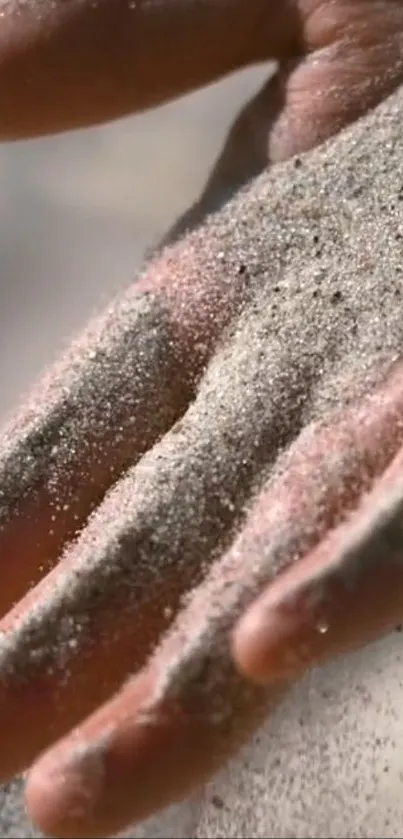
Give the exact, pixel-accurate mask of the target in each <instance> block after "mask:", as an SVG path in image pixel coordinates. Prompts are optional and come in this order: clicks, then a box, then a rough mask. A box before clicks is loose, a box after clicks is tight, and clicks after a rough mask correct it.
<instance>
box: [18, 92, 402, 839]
mask: <svg viewBox="0 0 403 839" xmlns="http://www.w3.org/2000/svg"><path fill="white" fill-rule="evenodd" d="M402 105H403V91H399V93H398V94H396V95H395V96H394V97H392V98H391V99H390V100H389V102H387V103H386V104H385V105H383V106H382V107H381V108H379V109H378V110H377V111H376V112H375V113H374V114H373V115H372V116H370V117H368V118H367V119H366V120H364V121H362V122H361V123H360V124H358V125H357V126H355V127H354V128H353V129H350V130H349V131H347V132H346V133H345V134H344V135H342V136H341V137H340V138H338V139H337V140H336V141H334V142H333V143H330V144H328V146H327V147H326V148H325V149H323V150H321V151H319V152H316V153H315V154H314V155H312V156H309V157H308V158H307V159H306V160H303V162H302V166H298V168H297V167H296V166H295V163H294V162H291V163H290V164H287V165H286V166H284V167H281V168H279V170H278V171H277V173H275V174H273V173H271V174H269V175H268V176H263V177H262V178H260V179H259V180H258V181H257V182H256V183H255V185H254V186H253V187H252V189H251V191H250V192H245V193H244V194H243V195H242V196H241V197H240V199H238V200H237V201H235V202H234V203H233V204H232V205H231V207H230V209H229V210H228V209H227V210H226V211H224V213H223V215H222V217H221V218H220V219H217V220H216V221H218V226H217V228H216V232H215V233H214V234H213V237H212V244H210V246H209V247H210V251H211V252H210V253H207V252H206V254H205V257H206V268H208V270H211V271H212V272H219V270H220V266H219V260H220V259H221V257H220V254H221V252H222V249H224V251H225V256H226V258H227V261H228V262H227V266H226V268H227V270H228V271H229V276H230V275H231V271H233V270H235V269H236V266H237V265H238V266H239V262H240V260H242V263H245V264H246V265H247V269H248V270H251V273H252V275H253V282H254V285H255V288H256V289H258V288H259V283H260V284H261V287H262V288H266V289H267V288H268V287H269V288H274V286H276V287H278V288H279V289H280V294H279V293H278V290H277V291H274V290H273V294H275V295H276V296H277V297H278V304H277V307H275V306H273V305H272V301H271V295H269V296H268V298H267V300H266V301H264V302H265V303H266V305H267V309H266V310H264V311H263V310H262V307H260V309H259V308H257V309H256V312H255V314H256V317H255V319H254V325H255V326H256V327H259V328H260V329H262V328H263V330H267V329H268V323H269V321H270V324H271V337H270V340H271V342H272V343H271V346H272V347H274V346H275V344H276V336H278V335H279V334H280V335H281V337H282V339H283V342H286V346H287V348H288V350H289V353H286V355H285V356H284V354H283V349H284V343H283V345H282V346H281V347H279V349H278V353H277V356H276V357H275V356H274V355H273V354H272V356H271V364H272V365H273V369H272V371H271V374H270V376H271V378H270V376H268V374H267V371H266V374H265V376H264V377H263V384H262V378H261V376H262V371H263V368H262V367H261V366H259V365H261V364H262V357H261V356H260V355H259V353H258V352H257V354H255V355H254V354H253V352H252V356H253V358H254V364H255V367H254V370H253V371H252V372H253V373H254V376H253V378H254V383H255V390H254V391H253V396H254V397H256V404H255V406H254V407H255V408H257V406H258V403H259V397H261V396H262V395H263V396H265V397H267V393H268V391H267V390H266V391H265V388H266V387H267V388H269V385H270V381H271V382H272V383H273V387H274V390H275V388H276V387H277V388H278V395H279V401H278V402H277V403H276V400H275V399H274V400H273V399H272V403H271V405H272V407H273V406H274V407H273V411H274V408H275V415H276V417H277V418H278V417H279V416H281V413H282V412H283V415H284V418H285V420H287V421H289V431H290V433H292V431H293V428H292V422H293V420H292V417H291V411H290V408H291V407H292V406H290V403H289V402H287V399H286V400H285V401H284V395H287V394H288V395H290V394H291V395H292V396H293V398H294V397H295V395H296V394H298V390H299V386H300V384H301V382H302V381H303V375H306V374H308V377H309V383H310V398H309V400H308V404H307V406H306V405H305V404H304V399H303V398H302V399H300V400H299V403H298V404H299V405H300V407H301V412H302V413H301V418H302V419H307V418H310V417H312V416H316V415H317V414H318V413H321V411H322V410H323V407H327V406H328V405H329V404H334V403H337V402H338V401H339V396H338V395H339V393H340V390H339V386H340V385H341V384H343V387H344V388H345V386H346V383H347V384H349V383H350V382H351V381H354V385H355V386H357V387H358V388H359V389H361V388H362V387H364V389H365V388H366V385H367V382H368V381H369V380H370V379H371V378H372V376H371V366H372V363H373V361H374V359H375V358H376V359H377V360H380V359H382V360H385V361H386V362H387V363H389V362H390V361H392V360H394V358H396V355H397V353H399V352H400V348H401V342H402V337H403V303H402V299H401V294H400V291H401V254H402V246H401V241H402V233H403V203H401V202H400V198H399V196H400V197H401V195H402V185H403V142H402V140H401V127H400V122H401V119H400V117H401V108H402ZM214 223H215V222H213V224H214ZM241 228H242V232H240V230H241ZM318 236H319V239H318V238H317V237H318ZM231 237H232V238H231ZM197 241H198V235H197V234H196V236H195V239H194V242H195V243H196V245H197ZM231 243H234V244H235V250H234V251H233V253H232V249H231ZM199 245H200V242H199ZM193 246H194V244H192V243H191V244H190V248H192V247H193ZM228 263H229V267H228ZM275 270H276V271H277V272H278V273H277V276H276V277H275V278H274V276H273V272H274V271H275ZM269 275H270V276H269ZM318 286H319V287H320V290H319V297H318V294H315V295H314V292H315V291H316V292H317V291H318ZM281 292H282V293H281ZM335 294H336V297H334V295H335ZM257 295H258V296H257V298H256V299H257V300H258V301H259V302H260V303H261V302H262V298H260V300H259V293H258V291H257ZM255 302H256V300H255ZM269 309H270V311H269ZM293 326H294V328H295V327H296V328H295V331H294V340H293V334H292V332H293ZM353 326H354V331H353ZM248 329H250V327H248V325H247V326H246V327H245V331H244V332H243V331H242V329H241V330H240V331H239V333H238V336H237V347H238V349H237V356H236V363H235V364H231V363H230V362H228V359H226V358H225V352H224V357H221V359H219V361H218V363H217V365H216V367H215V370H213V371H212V372H211V375H210V379H209V380H208V381H207V382H206V383H205V386H204V392H202V393H201V394H200V397H199V403H200V404H199V409H200V408H201V407H202V404H203V398H205V399H206V398H207V396H208V395H209V388H210V397H209V398H211V394H212V395H213V396H214V398H216V397H217V396H218V395H219V396H220V400H222V401H221V405H222V407H223V410H224V417H225V416H227V414H228V416H229V415H230V414H231V411H232V417H231V423H232V425H231V427H233V426H234V422H235V420H234V418H233V414H234V413H237V411H236V406H234V405H232V406H231V404H230V402H231V375H230V377H229V379H228V380H225V381H224V379H223V380H222V388H221V389H220V372H222V373H224V372H228V371H229V372H230V374H231V373H232V374H233V375H234V376H235V374H236V375H245V376H247V375H250V374H251V371H250V364H249V361H250V357H249V356H248V355H247V353H246V356H245V359H243V356H242V339H246V338H247V337H248ZM315 333H316V334H317V335H319V336H320V340H319V343H315ZM333 333H334V334H333ZM273 335H274V338H273ZM249 337H250V336H249ZM245 346H247V344H246V343H245ZM255 346H256V348H257V350H259V349H262V348H263V350H264V348H265V346H266V345H265V334H262V332H261V331H260V334H259V336H258V337H256V336H255ZM300 359H301V364H299V360H300ZM267 361H268V362H269V359H267ZM280 362H281V363H280ZM331 362H332V363H331ZM320 364H322V367H320ZM245 365H246V366H245ZM269 372H270V371H269ZM318 372H319V373H320V375H319V377H318V376H317V373H318ZM346 373H347V377H346ZM287 377H288V378H287ZM295 387H296V390H295ZM234 392H236V391H232V393H234ZM252 402H253V400H252ZM238 407H240V406H238ZM252 407H253V405H252ZM225 411H227V414H225ZM287 411H288V414H287V416H286V413H285V412H287ZM196 412H197V406H196ZM196 416H197V413H196ZM247 420H248V416H247V412H246V414H245V409H243V412H241V414H240V415H239V414H238V421H239V422H240V423H241V425H240V427H239V429H238V430H239V433H240V437H242V439H243V435H244V436H245V440H246V436H247V435H246V434H244V431H243V427H242V423H244V422H245V421H247ZM250 421H251V422H252V419H250ZM231 423H230V424H231ZM262 423H263V425H262V427H263V426H264V424H265V422H264V417H263V420H262ZM235 425H236V422H235ZM204 431H205V433H206V434H207V429H206V427H205V428H204ZM280 437H281V435H280ZM280 437H279V440H280ZM275 445H278V446H280V442H278V443H277V444H275ZM274 453H275V452H273V454H274ZM167 527H168V525H167ZM400 641H401V638H400V636H399V635H396V636H394V637H392V638H390V639H388V640H386V641H384V642H382V643H380V644H378V645H376V646H375V647H374V648H372V649H371V650H370V651H367V652H365V653H362V654H360V655H357V656H355V661H353V660H352V659H350V660H349V661H348V662H346V663H343V664H338V665H337V666H333V667H329V668H328V669H327V670H325V671H323V672H322V673H320V674H315V675H314V676H312V677H310V678H309V679H307V680H306V681H305V683H304V684H303V685H301V686H300V687H299V688H298V689H296V690H295V692H294V695H293V696H292V697H290V698H288V700H287V702H286V704H285V705H284V706H283V707H282V708H281V709H279V711H278V712H277V713H276V714H275V716H274V717H272V719H271V721H270V723H269V725H268V727H267V729H266V730H265V731H264V732H263V733H261V734H260V736H259V737H258V738H257V739H256V741H255V743H254V744H253V746H250V747H249V748H248V749H247V750H246V753H245V754H244V755H243V757H242V759H239V760H238V761H237V762H236V763H235V764H234V765H233V766H232V767H231V768H230V769H229V770H227V771H226V772H224V773H223V774H222V776H221V777H220V778H219V779H218V780H217V781H216V782H215V783H214V784H213V785H211V787H209V788H208V789H207V790H206V791H205V792H204V793H202V794H198V795H196V796H195V797H194V799H193V800H192V802H190V804H189V805H184V806H183V807H182V808H179V810H177V811H174V812H173V813H172V814H171V815H170V816H169V819H170V821H169V822H168V823H165V826H163V827H161V824H162V823H161V822H159V823H158V822H157V827H155V823H154V824H153V825H149V826H145V827H144V828H142V829H140V830H139V831H137V832H136V833H134V832H132V833H131V835H132V836H152V835H158V831H159V830H160V831H162V835H165V836H168V835H169V836H172V837H174V836H182V835H183V836H184V835H190V836H195V837H197V836H200V837H201V836H206V835H207V836H209V837H213V836H217V837H218V836H222V835H225V836H235V835H240V836H245V837H246V836H256V837H258V836H259V837H260V836H265V835H278V836H279V837H287V836H301V837H303V836H306V835H309V836H312V837H316V836H318V837H319V836H321V835H323V834H325V835H329V836H332V837H339V836H344V835H346V834H348V835H350V836H361V837H372V836H376V835H380V836H384V837H387V836H399V835H400V832H401V820H402V816H403V804H402V803H401V801H402V796H401V786H402V782H403V781H402V779H403V775H402V776H401V774H400V766H401V767H402V768H403V761H402V762H401V764H400V762H399V744H400V739H401V729H402V728H403V722H402V721H401V719H402V718H401V714H400V713H399V703H400V700H401V695H400V692H399V689H400V680H401V679H403V669H400V667H401V665H400V666H399V661H400V652H399V650H400V647H401V643H400ZM12 800H13V801H14V803H12ZM4 813H5V823H4V827H3V830H2V832H3V835H4V836H14V835H17V833H18V832H19V831H20V830H24V827H22V825H21V824H20V821H19V820H20V814H19V813H18V808H17V806H16V802H15V799H12V797H11V798H10V795H9V796H8V797H6V799H5V805H4ZM12 814H14V815H15V819H14V815H12ZM17 823H18V828H17ZM158 824H159V826H158ZM27 835H28V833H27ZM31 835H32V834H31Z"/></svg>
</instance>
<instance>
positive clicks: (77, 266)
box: [0, 67, 268, 419]
mask: <svg viewBox="0 0 403 839" xmlns="http://www.w3.org/2000/svg"><path fill="white" fill-rule="evenodd" d="M267 72H268V70H267V67H266V68H262V67H259V68H254V69H252V70H249V71H247V72H243V73H240V74H237V75H235V76H233V77H231V78H229V79H226V80H224V81H223V82H221V83H219V84H216V85H214V86H211V87H209V88H207V89H204V90H203V91H200V92H198V93H196V94H194V95H192V96H187V97H184V98H183V99H181V100H178V101H176V102H174V103H173V104H170V105H168V106H164V107H163V108H158V109H157V110H155V111H152V112H150V113H147V114H144V115H141V116H138V117H134V118H131V119H126V120H122V121H120V122H118V123H114V124H112V125H109V126H106V127H101V128H97V129H91V130H89V131H88V130H87V131H81V132H75V133H73V134H69V135H62V136H58V137H55V138H51V139H46V140H39V141H35V142H28V143H26V142H24V143H16V144H13V145H11V144H10V145H7V144H5V145H3V146H1V145H0V353H1V359H2V361H1V366H0V419H2V418H3V415H4V413H5V412H8V410H9V409H10V408H11V407H12V406H13V405H14V403H15V402H16V400H17V399H19V398H20V396H21V395H22V393H23V392H24V390H25V389H26V388H27V386H30V384H31V382H32V380H33V378H35V377H36V376H37V375H38V373H39V372H40V371H41V369H42V368H43V367H44V366H45V365H47V364H48V363H49V361H50V360H52V359H53V357H54V356H55V355H56V354H57V352H58V350H59V349H60V348H61V347H62V346H64V345H65V343H66V341H67V340H68V338H69V337H70V335H71V334H72V333H75V332H76V330H77V329H78V328H79V327H80V326H81V325H82V324H84V323H85V321H86V319H87V318H88V316H89V315H90V314H91V311H92V310H93V309H94V308H95V307H97V308H98V307H99V306H100V305H101V304H102V302H103V301H104V300H105V299H107V298H108V297H110V295H111V294H112V293H113V292H115V291H116V290H117V289H119V288H121V287H122V286H123V285H125V284H127V282H128V281H129V280H130V279H131V277H132V276H134V275H135V271H136V266H137V265H138V263H139V261H140V259H141V256H142V254H143V253H144V249H145V248H146V247H148V246H150V245H151V244H153V243H154V242H155V240H157V239H158V238H159V237H160V236H161V235H162V234H163V233H164V232H165V231H166V229H167V228H168V227H169V226H170V225H171V224H172V223H173V221H174V220H175V219H176V218H177V216H178V215H179V214H180V213H182V212H183V211H184V210H185V209H186V208H187V206H188V205H190V204H191V203H192V202H193V200H194V199H195V198H196V197H197V196H198V193H199V192H200V191H201V189H202V186H203V184H204V181H205V179H206V177H207V175H208V173H209V171H210V169H211V166H212V164H213V162H214V160H215V158H216V156H217V154H218V152H219V150H220V148H221V145H222V143H223V141H224V138H225V135H226V132H227V130H228V127H229V125H230V124H231V123H232V121H233V119H234V118H235V116H236V114H237V111H238V110H239V109H240V107H241V106H242V104H243V103H244V102H245V100H246V99H248V98H249V97H250V96H251V95H252V94H253V93H254V91H255V90H256V88H257V87H258V86H259V84H260V83H261V81H262V79H263V78H264V76H265V75H266V76H267Z"/></svg>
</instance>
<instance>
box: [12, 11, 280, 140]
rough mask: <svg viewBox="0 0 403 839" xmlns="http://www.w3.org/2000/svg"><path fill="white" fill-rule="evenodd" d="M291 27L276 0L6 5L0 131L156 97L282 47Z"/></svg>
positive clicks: (127, 108) (116, 110)
mask: <svg viewBox="0 0 403 839" xmlns="http://www.w3.org/2000/svg"><path fill="white" fill-rule="evenodd" d="M229 20H230V22H231V25H230V26H229V25H228V24H229ZM295 26H296V15H295V13H294V12H293V3H291V2H284V3H282V4H281V5H280V6H279V4H277V3H276V2H275V0H269V2H267V0H253V1H252V2H251V0H225V2H224V3H222V2H216V0H202V2H195V1H194V0H190V2H187V3H183V2H181V0H163V2H160V3H150V2H146V0H137V2H132V0H117V2H110V0H100V2H97V3H93V2H90V0H74V2H71V3H63V2H60V0H57V2H55V3H53V2H41V0H36V2H33V3H29V4H19V5H18V6H15V5H14V4H12V3H10V4H8V5H6V6H5V7H4V12H3V14H2V18H1V33H0V111H1V115H2V122H1V128H0V134H1V137H2V138H3V139H4V138H6V139H10V138H18V137H28V136H33V135H37V134H45V133H50V132H55V131H62V130H68V129H72V128H77V127H80V126H85V125H91V124H94V123H97V122H100V121H105V120H111V119H114V118H116V117H120V116H123V115H124V114H127V113H130V112H132V111H139V110H142V109H144V108H149V107H152V106H155V105H158V104H160V103H161V102H163V101H165V100H166V99H169V98H173V97H175V96H178V95H180V94H183V93H186V92H187V91H189V90H191V89H193V88H196V87H199V86H202V85H205V84H208V83H209V82H211V81H213V80H214V79H216V78H218V77H220V76H223V75H224V74H226V73H230V72H231V71H233V70H236V69H238V68H240V67H243V66H245V65H247V64H251V63H253V62H256V61H261V60H264V59H266V58H269V57H270V56H277V55H278V54H279V53H280V54H281V53H282V52H283V51H284V50H285V49H287V48H288V47H289V43H290V41H291V40H292V38H293V33H294V31H295Z"/></svg>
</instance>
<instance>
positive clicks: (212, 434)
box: [0, 272, 315, 778]
mask: <svg viewBox="0 0 403 839" xmlns="http://www.w3.org/2000/svg"><path fill="white" fill-rule="evenodd" d="M220 274H221V272H220ZM199 311H200V309H199ZM245 323H246V326H245V328H244V329H239V334H237V335H235V336H233V337H232V339H231V342H230V344H228V343H227V342H224V345H223V346H222V348H221V350H220V352H219V353H217V355H216V357H215V358H214V361H213V362H212V363H211V365H210V367H209V369H208V371H207V373H206V374H205V376H204V378H203V380H202V382H201V383H200V386H199V393H198V395H197V398H196V399H195V401H194V403H193V404H192V406H191V407H190V408H189V409H188V411H187V413H186V415H185V416H184V417H183V418H182V420H181V421H180V422H179V423H178V424H177V425H175V426H174V427H173V428H172V429H171V431H170V432H169V433H167V434H166V435H165V436H164V437H163V438H162V439H161V441H160V442H159V443H158V444H156V445H155V446H154V448H152V449H151V450H150V451H149V452H147V454H145V455H144V456H143V457H142V458H141V460H140V461H139V462H138V463H137V465H136V466H134V467H133V468H132V469H131V470H129V472H128V473H127V475H126V476H125V477H124V478H123V479H121V481H120V482H119V483H118V484H117V485H116V486H115V487H114V488H113V489H111V491H110V493H109V494H108V495H107V496H106V497H105V499H104V501H103V503H102V504H101V505H100V507H99V508H98V509H97V511H96V512H95V513H94V514H93V516H92V518H91V520H90V521H89V524H88V526H87V528H86V529H85V530H84V531H83V532H82V534H81V536H80V537H79V539H78V540H77V542H76V543H75V544H74V545H73V547H72V548H71V549H70V550H68V551H67V553H66V554H65V556H64V557H63V558H62V560H61V562H60V565H59V566H58V567H57V568H56V569H54V571H53V572H52V573H51V574H50V575H49V576H48V577H47V578H46V579H45V580H43V581H42V582H41V583H40V585H39V586H38V587H37V588H36V589H34V590H33V591H32V592H30V593H29V594H28V595H27V596H26V597H25V598H24V599H22V601H21V602H20V603H19V604H18V605H17V606H16V607H15V608H14V610H13V611H12V612H11V613H10V614H9V615H7V617H6V618H5V619H4V620H3V621H2V622H0V633H3V634H2V635H0V739H1V742H2V744H3V748H2V750H1V755H0V775H1V777H2V778H5V777H8V776H10V775H12V774H14V773H15V772H16V771H18V770H19V769H21V768H22V767H25V766H26V765H28V764H29V763H30V762H31V761H32V759H33V758H34V757H35V755H36V754H37V753H38V751H39V750H41V749H43V748H44V747H46V746H47V745H48V744H49V743H50V742H51V741H52V740H54V739H55V737H57V736H60V735H61V734H63V733H64V732H65V731H66V730H68V729H69V728H70V727H71V726H73V725H75V724H76V723H77V722H78V721H79V720H80V719H81V718H82V717H83V716H85V715H86V714H88V713H90V712H91V711H92V710H93V709H94V708H95V707H96V706H97V705H99V704H100V703H101V702H102V701H104V700H105V699H106V698H108V697H109V696H110V695H111V693H112V692H113V691H114V690H116V688H117V687H118V686H119V684H120V683H121V681H122V680H123V679H124V678H126V676H127V673H133V672H136V671H137V670H138V669H139V667H140V666H142V665H143V664H144V661H145V657H146V656H147V654H148V653H149V652H150V650H151V649H152V648H153V647H154V645H155V643H156V641H157V639H158V637H159V635H160V634H161V632H162V631H163V630H164V629H165V628H166V626H167V624H168V623H169V622H170V620H171V615H172V613H175V611H176V610H177V608H178V606H179V601H180V597H181V595H182V594H183V593H184V592H185V591H187V590H189V589H191V588H192V587H193V586H194V585H196V584H197V582H198V580H200V579H201V578H202V577H203V576H204V574H205V573H206V568H207V567H208V565H209V563H210V562H211V561H212V560H213V559H214V558H215V557H217V555H219V554H220V552H221V551H222V550H223V548H224V547H225V546H226V544H227V541H228V540H229V539H230V537H231V533H232V531H233V529H234V528H235V527H236V525H237V523H238V522H239V520H240V518H241V517H242V515H243V509H244V505H245V503H246V502H247V500H248V497H249V494H250V492H251V486H252V485H253V484H254V481H255V480H257V479H258V476H259V473H260V470H261V469H262V468H264V467H265V466H267V464H268V463H269V462H270V459H271V458H273V457H275V455H276V452H277V450H278V448H279V445H280V441H281V442H283V441H284V438H285V430H284V423H282V422H280V421H279V416H282V415H283V412H286V410H288V409H289V404H290V402H292V404H293V405H294V398H295V399H296V400H297V405H298V399H299V398H300V397H301V392H302V390H303V388H305V387H306V377H305V375H304V372H305V371H302V372H301V377H300V380H298V381H296V382H295V385H294V387H293V389H292V392H291V393H288V392H287V390H286V389H280V393H279V394H278V397H277V402H276V400H275V399H274V398H273V393H272V391H273V376H280V375H282V374H283V373H284V370H287V369H288V363H289V361H288V356H287V355H286V356H285V357H284V358H281V357H280V360H279V355H276V356H275V361H273V358H272V357H271V356H272V350H271V346H270V342H269V341H268V340H267V332H266V331H265V330H263V331H262V341H261V345H259V347H258V348H257V349H256V351H255V350H254V351H253V353H252V354H251V353H250V352H245V347H249V346H250V337H251V334H256V325H255V323H254V322H252V323H251V324H250V322H249V319H248V318H246V319H245ZM214 328H216V319H214ZM245 329H246V333H245ZM310 359H311V356H310ZM312 363H314V364H315V362H314V361H313V362H312ZM278 364H280V365H281V369H279V368H278V366H277V365H278ZM251 371H253V377H254V380H255V381H256V382H257V383H258V384H259V386H258V387H256V388H254V389H252V390H251V393H250V397H249V399H248V402H247V404H244V402H245V400H244V397H243V394H244V393H245V392H246V388H247V387H248V385H249V384H250V376H251ZM296 378H297V377H296ZM300 401H301V400H300ZM263 405H264V410H263V409H262V406H263ZM298 417H299V420H300V421H301V410H300V409H299V408H298V407H297V408H295V407H294V410H293V422H297V423H298ZM293 428H294V427H293ZM293 428H291V429H290V430H289V434H290V435H292V434H293ZM268 441H269V442H268ZM22 719H23V720H24V726H23V727H22V726H21V725H20V724H19V723H20V721H21V720H22Z"/></svg>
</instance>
